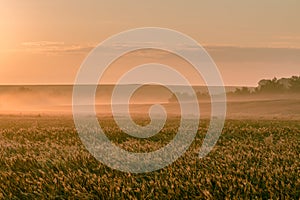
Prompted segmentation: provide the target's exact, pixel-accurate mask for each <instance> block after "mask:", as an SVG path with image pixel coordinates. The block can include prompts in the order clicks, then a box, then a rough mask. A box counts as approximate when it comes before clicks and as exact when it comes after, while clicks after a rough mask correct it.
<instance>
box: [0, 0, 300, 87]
mask: <svg viewBox="0 0 300 200" xmlns="http://www.w3.org/2000/svg"><path fill="white" fill-rule="evenodd" d="M299 10H300V1H297V0H285V1H281V0H265V1H259V0H255V1H247V2H246V1H238V0H224V1H216V0H190V1H182V0H164V1H158V0H152V1H141V0H131V1H128V0H127V1H126V0H119V1H116V0H111V1H99V0H89V1H80V0H52V1H37V0H26V1H17V0H0V84H48V83H50V84H72V83H73V82H74V79H75V77H76V73H77V70H78V69H79V66H80V64H81V62H82V61H83V59H84V58H85V57H86V56H87V54H88V52H89V51H90V50H91V49H92V48H93V47H95V46H96V45H97V44H98V43H100V42H101V41H103V40H105V39H106V38H107V37H109V36H111V35H113V34H117V33H119V32H121V31H124V30H127V29H131V28H137V27H145V26H157V27H164V28H171V29H174V30H177V31H180V32H183V33H185V34H187V35H189V36H191V37H193V38H194V39H195V40H197V41H198V42H199V43H200V44H202V45H204V47H205V48H206V49H207V51H208V52H209V53H210V55H211V56H212V58H213V59H214V60H215V62H216V64H217V65H218V67H219V70H220V72H221V74H222V76H223V80H224V82H225V84H226V85H256V83H257V82H258V81H259V80H260V79H262V78H272V77H274V76H277V77H288V76H291V75H300V74H299V69H300V26H299V19H300V12H299ZM158 62H159V60H158ZM169 63H170V64H171V63H172V60H171V58H170V62H169Z"/></svg>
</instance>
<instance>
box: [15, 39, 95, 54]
mask: <svg viewBox="0 0 300 200" xmlns="http://www.w3.org/2000/svg"><path fill="white" fill-rule="evenodd" d="M94 46H95V45H92V44H66V43H65V42H57V41H33V42H32V41H31V42H23V43H21V48H20V50H21V51H26V52H29V53H37V54H57V55H62V54H86V53H88V52H90V51H91V50H92V49H93V48H94Z"/></svg>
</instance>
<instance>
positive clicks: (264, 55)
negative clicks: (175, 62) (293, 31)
mask: <svg viewBox="0 0 300 200" xmlns="http://www.w3.org/2000/svg"><path fill="white" fill-rule="evenodd" d="M145 44H146V46H149V45H151V44H149V43H145ZM157 45H158V46H160V45H162V44H156V45H154V46H157ZM21 46H22V48H21V49H22V50H23V51H26V52H30V53H38V54H51V55H78V54H87V53H89V52H90V51H91V50H92V49H93V48H95V47H96V44H66V43H65V42H57V41H34V42H23V43H22V44H21ZM129 46H132V47H137V46H138V47H140V46H141V44H137V43H117V44H113V45H111V46H105V47H103V48H102V49H101V51H103V53H106V54H108V55H109V54H113V53H114V52H115V51H119V50H121V49H122V48H125V49H126V48H128V47H129ZM203 47H204V49H205V50H207V51H208V53H209V54H210V55H211V57H212V58H213V59H214V60H215V61H220V62H285V63H297V64H300V48H288V47H255V46H253V47H245V46H237V45H228V44H226V45H205V46H203ZM176 48H177V49H178V50H180V51H187V52H189V53H191V54H193V53H195V48H196V47H194V46H189V45H184V44H180V43H179V44H176ZM136 55H137V56H140V57H151V56H153V57H154V58H157V59H160V58H168V56H170V54H168V53H166V52H163V51H154V50H153V51H138V52H136Z"/></svg>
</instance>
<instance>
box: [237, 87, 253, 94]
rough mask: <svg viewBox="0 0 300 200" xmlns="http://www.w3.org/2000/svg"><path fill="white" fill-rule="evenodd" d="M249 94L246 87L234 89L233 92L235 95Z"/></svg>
mask: <svg viewBox="0 0 300 200" xmlns="http://www.w3.org/2000/svg"><path fill="white" fill-rule="evenodd" d="M250 93H251V91H250V89H249V88H247V87H242V88H236V89H235V91H234V94H237V95H247V94H250Z"/></svg>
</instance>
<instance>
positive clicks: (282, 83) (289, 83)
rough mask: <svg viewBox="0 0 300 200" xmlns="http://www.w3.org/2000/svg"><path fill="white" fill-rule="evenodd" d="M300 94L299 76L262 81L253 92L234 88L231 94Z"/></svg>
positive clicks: (247, 89) (246, 88)
mask: <svg viewBox="0 0 300 200" xmlns="http://www.w3.org/2000/svg"><path fill="white" fill-rule="evenodd" d="M298 92H300V76H292V77H290V78H281V79H277V78H276V77H274V78H273V79H263V80H260V81H259V82H258V86H257V87H256V88H254V90H250V88H248V87H242V88H236V90H235V91H234V92H233V94H237V95H246V94H252V93H254V94H268V93H298Z"/></svg>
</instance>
